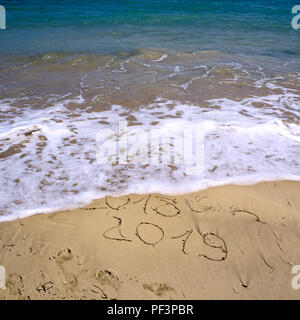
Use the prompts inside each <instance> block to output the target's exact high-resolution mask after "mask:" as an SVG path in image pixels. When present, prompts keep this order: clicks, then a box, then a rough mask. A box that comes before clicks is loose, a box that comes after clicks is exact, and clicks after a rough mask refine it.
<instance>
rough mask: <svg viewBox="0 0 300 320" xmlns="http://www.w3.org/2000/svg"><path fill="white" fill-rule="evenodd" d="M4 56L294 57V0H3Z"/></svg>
mask: <svg viewBox="0 0 300 320" xmlns="http://www.w3.org/2000/svg"><path fill="white" fill-rule="evenodd" d="M1 4H2V5H4V6H5V7H6V10H7V30H5V31H1V32H0V43H1V46H0V52H1V53H2V54H5V53H8V52H9V53H10V54H20V53H31V54H33V53H38V52H47V51H71V52H76V53H82V52H84V53H86V52H97V53H114V52H117V51H131V50H134V49H136V48H146V47H147V48H159V49H172V50H181V51H193V50H219V51H224V52H229V53H245V54H257V55H268V56H295V55H298V54H299V52H300V51H299V50H300V41H299V37H300V32H298V31H296V30H293V29H292V28H291V19H292V14H291V9H292V7H293V6H294V5H295V1H292V0H252V1H249V0H224V1H222V0H127V1H126V0H101V1H100V0H99V1H96V0H86V1H77V0H68V1H66V0H52V1H51V0H45V1H38V0H31V1H29V0H19V1H18V0H2V1H1Z"/></svg>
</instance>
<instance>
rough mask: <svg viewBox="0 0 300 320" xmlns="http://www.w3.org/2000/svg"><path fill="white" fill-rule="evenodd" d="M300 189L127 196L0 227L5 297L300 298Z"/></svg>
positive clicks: (275, 186) (274, 186) (270, 186)
mask: <svg viewBox="0 0 300 320" xmlns="http://www.w3.org/2000/svg"><path fill="white" fill-rule="evenodd" d="M299 247H300V183H298V182H272V183H271V182H270V183H261V184H258V185H255V186H225V187H218V188H211V189H208V190H205V191H201V192H199V193H194V194H188V195H184V196H174V197H165V196H163V195H158V194H153V195H130V196H128V197H121V198H111V197H109V198H107V199H101V200H97V201H95V202H94V203H93V204H91V205H90V206H87V207H85V208H81V209H77V210H74V211H68V212H58V213H53V214H47V215H36V216H33V217H30V218H26V219H22V220H16V221H13V222H6V223H1V224H0V264H1V265H3V266H5V268H6V273H7V280H6V289H5V290H0V299H265V298H267V299H298V298H300V289H299V290H295V289H293V288H292V286H291V281H292V278H293V275H292V273H291V269H292V266H293V265H297V264H300V248H299Z"/></svg>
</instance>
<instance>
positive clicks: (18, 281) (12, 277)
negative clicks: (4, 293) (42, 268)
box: [6, 273, 24, 296]
mask: <svg viewBox="0 0 300 320" xmlns="http://www.w3.org/2000/svg"><path fill="white" fill-rule="evenodd" d="M6 287H7V288H8V289H9V293H10V294H11V295H14V296H22V295H23V292H24V283H23V278H22V276H21V275H20V274H18V273H11V274H9V275H8V277H7V279H6Z"/></svg>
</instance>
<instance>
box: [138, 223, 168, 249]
mask: <svg viewBox="0 0 300 320" xmlns="http://www.w3.org/2000/svg"><path fill="white" fill-rule="evenodd" d="M145 227H146V228H149V227H150V228H151V229H152V232H151V233H152V235H151V234H150V235H148V234H147V232H145V231H146V230H145ZM143 229H144V230H143ZM143 233H144V234H143ZM148 233H149V232H148ZM135 234H136V236H137V237H138V238H139V239H140V240H141V241H142V242H143V243H144V244H146V245H148V246H153V247H154V246H156V245H157V244H158V243H159V242H161V241H162V239H163V238H164V236H165V233H164V230H163V229H162V228H161V227H160V226H158V225H157V224H154V223H150V222H141V223H139V224H138V226H137V227H136V233H135Z"/></svg>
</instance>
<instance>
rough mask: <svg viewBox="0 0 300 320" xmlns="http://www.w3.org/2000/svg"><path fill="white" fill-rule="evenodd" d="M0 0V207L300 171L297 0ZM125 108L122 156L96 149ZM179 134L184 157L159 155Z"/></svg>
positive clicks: (111, 140)
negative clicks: (3, 14) (2, 14)
mask: <svg viewBox="0 0 300 320" xmlns="http://www.w3.org/2000/svg"><path fill="white" fill-rule="evenodd" d="M0 4H1V5H4V6H5V7H6V11H7V29H6V30H0V221H5V220H11V219H15V218H17V217H24V216H28V215H32V214H36V213H43V212H51V211H53V210H60V209H68V208H74V207H78V206H81V205H83V204H86V203H89V202H90V201H92V200H93V199H95V198H100V197H104V196H111V195H120V194H130V193H140V194H142V193H152V192H157V193H162V194H179V193H187V192H194V191H199V190H202V189H205V188H207V187H210V186H217V185H225V184H253V183H257V182H260V181H273V180H297V181H300V41H299V40H300V30H294V29H293V28H292V27H291V20H292V17H293V15H292V14H291V10H292V7H293V6H294V5H295V2H294V1H290V0H276V1H271V0H260V1H259V0H252V1H246V0H240V1H235V0H226V1H225V0H224V1H221V0H209V1H201V0H139V1H137V0H131V1H128V0H118V1H117V0H102V1H91V0H86V1H77V0H69V1H65V0H52V1H50V0H48V1H46V0H44V1H42V0H41V1H37V0H31V1H28V0H22V1H17V0H0ZM120 121H122V123H123V124H124V123H127V124H128V127H127V129H124V130H123V135H122V137H124V136H125V133H126V134H127V137H128V143H129V146H128V148H127V149H126V148H121V149H120V150H119V153H118V152H115V154H114V155H116V154H118V156H120V157H121V158H122V159H123V160H124V159H125V160H127V161H128V162H126V161H124V162H122V163H120V162H118V161H115V160H114V161H107V162H105V163H103V162H101V161H99V157H98V156H99V154H100V155H101V152H102V151H103V150H104V151H105V150H106V149H105V148H106V146H113V148H114V146H115V142H116V141H117V140H118V133H117V129H118V127H119V125H120ZM190 129H191V130H190ZM107 130H108V131H107ZM111 130H112V131H113V133H112V131H111ZM193 130H194V131H195V132H199V130H200V131H201V132H200V135H201V136H203V141H202V140H201V141H202V142H201V143H202V146H200V147H199V150H202V151H201V152H202V153H201V154H198V153H197V154H195V153H194V151H195V148H196V147H195V146H193V141H194V136H193V132H192V131H193ZM105 132H106V133H107V132H109V134H105ZM124 132H125V133H124ZM114 133H116V134H114ZM137 133H138V134H137ZM147 135H149V136H150V138H151V137H153V136H154V137H155V138H156V139H157V137H159V138H160V141H161V142H160V145H158V143H156V145H154V146H153V144H152V141H151V139H150V138H149V137H148V138H149V139H148V140H147V137H146V136H147ZM145 137H146V138H145ZM182 137H185V140H184V141H182ZM143 139H144V140H143ZM149 141H150V142H149ZM156 141H158V140H156ZM138 143H140V144H141V148H144V149H141V148H140V149H139V148H138V147H139V144H138ZM175 145H177V147H178V146H179V147H178V149H176V150H177V151H176V152H177V153H176V152H175V151H174V157H173V160H174V159H175V155H176V157H177V156H178V155H179V157H177V158H176V159H179V158H180V156H181V155H182V154H183V152H182V153H180V152H181V151H183V150H180V146H183V148H185V150H184V152H186V153H184V157H182V158H181V160H182V159H183V161H177V162H175V161H169V162H168V163H164V162H163V161H162V159H167V157H165V154H164V153H163V152H165V153H166V154H167V155H168V156H170V153H168V150H171V149H172V148H173V149H174V146H175ZM194 145H197V146H199V144H197V143H196V142H195V143H194ZM202 147H203V149H202ZM135 148H136V149H135ZM132 150H133V151H132ZM139 150H140V151H139ZM141 150H142V151H141ZM143 150H144V152H143ZM145 150H146V151H145ZM147 150H148V152H147ZM178 150H179V151H180V152H179V151H178ZM104 153H105V152H104ZM150 153H151V157H152V156H153V157H152V158H149V157H147V155H148V156H149V154H150ZM114 155H112V156H111V158H110V159H114ZM139 157H140V158H139ZM100 158H101V157H100ZM104 158H105V157H104ZM101 159H102V158H101ZM141 159H142V160H143V161H140V160H141ZM153 159H154V160H153ZM106 160H107V159H106ZM171 160H172V159H171ZM202 160H203V161H202ZM145 162H146V163H145ZM199 163H201V165H202V164H203V167H201V168H202V169H203V170H202V171H201V170H199V171H197V172H198V173H197V174H195V175H194V174H190V173H189V172H191V171H193V170H194V169H195V167H196V168H198V167H197V166H198V165H199ZM197 170H198V169H197Z"/></svg>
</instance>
